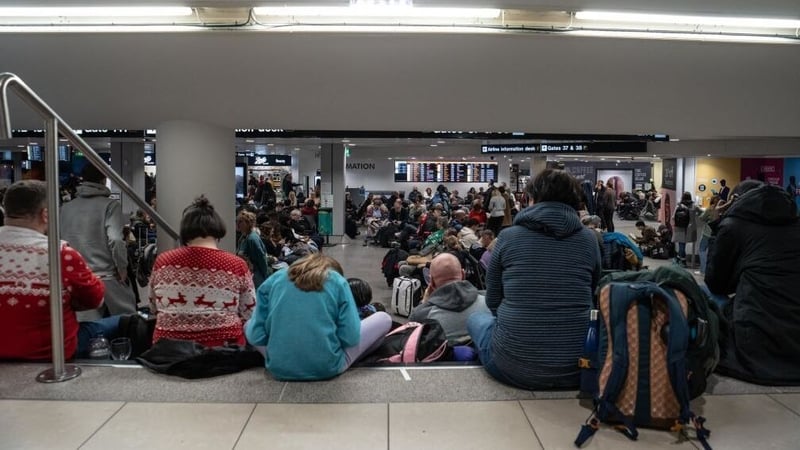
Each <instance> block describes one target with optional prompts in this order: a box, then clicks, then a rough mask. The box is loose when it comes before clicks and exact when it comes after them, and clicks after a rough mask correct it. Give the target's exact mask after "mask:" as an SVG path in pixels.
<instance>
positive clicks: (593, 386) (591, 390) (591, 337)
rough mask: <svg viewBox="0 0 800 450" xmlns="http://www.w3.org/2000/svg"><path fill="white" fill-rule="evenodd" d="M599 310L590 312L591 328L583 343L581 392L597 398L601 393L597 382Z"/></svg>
mask: <svg viewBox="0 0 800 450" xmlns="http://www.w3.org/2000/svg"><path fill="white" fill-rule="evenodd" d="M597 312H598V311H597V310H596V309H592V310H591V311H589V327H588V330H587V331H586V340H584V341H583V356H582V357H581V359H580V368H581V392H583V393H585V394H588V395H591V396H596V395H597V394H598V391H599V389H600V388H599V385H598V380H597V366H598V364H599V362H598V361H597V358H598V355H597V350H598V345H599V341H598V337H597V333H598V323H597Z"/></svg>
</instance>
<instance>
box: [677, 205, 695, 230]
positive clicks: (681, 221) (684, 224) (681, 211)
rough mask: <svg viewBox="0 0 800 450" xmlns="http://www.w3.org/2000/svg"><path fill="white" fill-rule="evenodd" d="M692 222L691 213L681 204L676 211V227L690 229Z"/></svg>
mask: <svg viewBox="0 0 800 450" xmlns="http://www.w3.org/2000/svg"><path fill="white" fill-rule="evenodd" d="M691 221H692V218H691V211H690V210H689V208H687V207H686V205H684V204H682V203H681V204H679V205H678V208H677V209H675V226H676V227H678V228H688V227H689V223H690V222H691Z"/></svg>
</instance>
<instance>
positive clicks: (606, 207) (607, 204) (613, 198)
mask: <svg viewBox="0 0 800 450" xmlns="http://www.w3.org/2000/svg"><path fill="white" fill-rule="evenodd" d="M616 209H617V191H616V190H614V182H613V181H612V180H611V179H610V178H609V180H608V183H606V187H605V190H603V209H602V212H603V215H602V217H601V218H602V219H603V226H604V227H605V229H606V231H608V232H613V231H614V211H615V210H616Z"/></svg>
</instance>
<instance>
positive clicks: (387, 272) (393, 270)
mask: <svg viewBox="0 0 800 450" xmlns="http://www.w3.org/2000/svg"><path fill="white" fill-rule="evenodd" d="M406 259H408V252H406V251H405V250H402V249H399V248H393V249H391V250H389V251H388V252H386V255H384V257H383V261H381V271H382V272H383V276H384V277H385V278H386V284H387V285H388V286H389V287H392V286H393V283H394V278H395V277H396V276H397V275H399V274H400V271H399V268H398V264H399V263H400V261H405V260H406Z"/></svg>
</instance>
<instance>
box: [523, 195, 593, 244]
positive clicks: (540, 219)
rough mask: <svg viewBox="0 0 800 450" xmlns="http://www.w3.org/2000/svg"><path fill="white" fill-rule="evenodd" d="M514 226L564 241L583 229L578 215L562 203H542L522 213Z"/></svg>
mask: <svg viewBox="0 0 800 450" xmlns="http://www.w3.org/2000/svg"><path fill="white" fill-rule="evenodd" d="M514 225H519V226H523V227H525V228H528V229H530V230H533V231H538V232H540V233H543V234H546V235H548V236H552V237H554V238H556V239H564V238H566V237H569V236H571V235H573V234H575V233H577V232H579V231H580V230H582V229H583V225H582V224H581V221H580V219H579V218H578V213H577V212H576V211H575V209H574V208H572V207H571V206H569V205H567V204H565V203H561V202H541V203H537V204H535V205H533V206H531V207H528V208H525V209H524V210H522V211H520V212H519V214H517V216H516V217H515V218H514Z"/></svg>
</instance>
